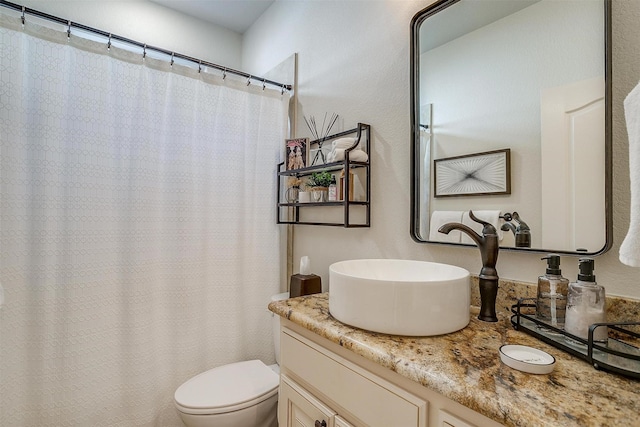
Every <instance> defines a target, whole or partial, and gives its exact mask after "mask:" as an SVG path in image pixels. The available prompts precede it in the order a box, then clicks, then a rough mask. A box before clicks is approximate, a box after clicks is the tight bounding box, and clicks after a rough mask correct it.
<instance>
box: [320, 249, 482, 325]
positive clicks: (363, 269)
mask: <svg viewBox="0 0 640 427" xmlns="http://www.w3.org/2000/svg"><path fill="white" fill-rule="evenodd" d="M469 305H470V289H469V272H468V271H467V270H465V269H464V268H460V267H456V266H453V265H447V264H439V263H434V262H424V261H411V260H400V259H358V260H349V261H341V262H337V263H335V264H332V265H331V266H330V267H329V311H330V313H331V315H332V316H333V317H335V318H336V319H337V320H339V321H340V322H342V323H346V324H347V325H351V326H355V327H358V328H362V329H366V330H369V331H373V332H380V333H385V334H392V335H410V336H430V335H441V334H447V333H450V332H455V331H457V330H460V329H462V328H464V327H465V326H467V325H468V324H469V318H470V315H469Z"/></svg>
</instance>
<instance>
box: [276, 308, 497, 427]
mask: <svg viewBox="0 0 640 427" xmlns="http://www.w3.org/2000/svg"><path fill="white" fill-rule="evenodd" d="M280 338H281V339H280V343H281V344H280V351H281V356H280V366H281V377H280V378H281V379H280V396H279V401H278V419H279V423H280V426H282V427H285V426H286V427H293V426H305V427H307V426H309V427H311V426H312V427H323V426H325V427H347V426H353V427H362V426H380V427H389V426H394V427H409V426H411V427H436V426H437V427H496V426H499V425H500V424H498V423H496V422H495V421H492V420H490V419H488V418H486V417H485V416H483V415H481V414H479V413H476V412H474V411H472V410H470V409H468V408H466V407H464V406H462V405H460V404H458V403H456V402H454V401H452V400H450V399H448V398H446V397H444V396H442V395H439V394H438V393H435V392H433V391H431V390H429V389H427V388H424V387H420V386H418V385H417V384H415V383H413V382H411V381H407V380H406V378H403V377H401V376H399V375H397V374H395V373H394V372H392V371H390V370H388V369H384V368H381V367H380V366H378V365H376V364H375V363H372V362H371V361H369V360H367V359H364V358H362V357H360V356H358V355H355V354H353V353H352V352H349V351H348V350H346V349H344V348H342V347H341V346H339V345H337V344H335V343H333V342H331V341H329V340H327V339H325V338H322V337H320V336H318V335H316V334H313V333H312V332H309V331H308V330H306V329H304V328H301V327H300V326H298V325H296V324H294V323H292V322H290V321H288V320H286V319H282V327H281V333H280Z"/></svg>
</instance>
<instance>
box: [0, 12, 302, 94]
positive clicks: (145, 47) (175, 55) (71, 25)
mask: <svg viewBox="0 0 640 427" xmlns="http://www.w3.org/2000/svg"><path fill="white" fill-rule="evenodd" d="M0 6H4V7H6V8H9V9H13V10H16V11H18V12H22V17H21V19H22V24H23V25H24V24H25V14H29V15H33V16H37V17H39V18H43V19H46V20H49V21H53V22H57V23H59V24H62V25H66V26H67V35H69V36H70V35H71V28H74V27H75V28H78V29H81V30H84V31H88V32H91V33H95V34H99V35H101V36H103V37H106V38H108V39H109V44H108V46H110V45H111V40H117V41H119V42H123V43H127V44H130V45H134V46H138V47H140V48H142V49H143V52H144V53H143V57H144V55H146V51H147V50H153V51H156V52H160V53H164V54H165V55H169V56H171V64H172V65H173V60H174V58H180V59H184V60H185V61H189V62H193V63H195V64H198V72H199V71H200V69H201V67H202V66H203V65H204V66H206V67H209V68H215V69H217V70H220V71H222V72H223V78H224V77H226V74H227V73H230V74H235V75H237V76H240V77H245V78H246V79H247V85H249V84H250V83H251V80H254V81H257V82H261V83H262V88H263V89H264V86H265V84H269V85H271V86H277V87H279V88H281V89H282V91H283V93H284V90H285V89H286V90H291V85H288V84H284V83H279V82H276V81H273V80H269V79H265V78H263V77H257V76H253V75H251V74H249V73H245V72H244V71H238V70H234V69H233V68H229V67H224V66H222V65H218V64H214V63H212V62H207V61H203V60H200V59H196V58H193V57H191V56H187V55H183V54H180V53H176V52H172V51H170V50H166V49H162V48H160V47H155V46H149V45H147V44H145V43H140V42H137V41H135V40H131V39H128V38H126V37H122V36H118V35H116V34H112V33H108V32H106V31H102V30H99V29H97V28H93V27H89V26H87V25H83V24H79V23H77V22H73V21H70V20H67V19H62V18H59V17H57V16H53V15H49V14H48V13H44V12H40V11H39V10H35V9H31V8H28V7H25V6H21V5H19V4H15V3H11V2H9V1H6V0H0Z"/></svg>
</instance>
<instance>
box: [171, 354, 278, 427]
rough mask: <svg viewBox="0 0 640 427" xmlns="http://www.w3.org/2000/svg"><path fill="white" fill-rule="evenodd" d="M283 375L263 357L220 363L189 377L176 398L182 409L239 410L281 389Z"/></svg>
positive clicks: (203, 412) (201, 411) (207, 412)
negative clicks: (271, 367)
mask: <svg viewBox="0 0 640 427" xmlns="http://www.w3.org/2000/svg"><path fill="white" fill-rule="evenodd" d="M279 381H280V377H279V376H278V375H277V374H276V373H275V372H273V370H272V369H270V368H269V367H268V366H267V365H265V364H264V363H262V361H260V360H248V361H244V362H237V363H231V364H229V365H224V366H219V367H217V368H213V369H210V370H208V371H206V372H203V373H201V374H200V375H197V376H195V377H193V378H191V379H190V380H188V381H186V382H185V383H184V384H182V385H181V386H180V387H178V389H177V390H176V392H175V394H174V400H175V404H176V407H177V408H178V410H179V411H180V412H183V413H185V414H192V415H213V414H222V413H226V412H233V411H238V410H241V409H244V408H248V407H250V406H253V405H257V404H258V403H260V402H262V401H264V400H266V399H269V398H270V397H272V396H274V395H275V394H277V393H278V384H279Z"/></svg>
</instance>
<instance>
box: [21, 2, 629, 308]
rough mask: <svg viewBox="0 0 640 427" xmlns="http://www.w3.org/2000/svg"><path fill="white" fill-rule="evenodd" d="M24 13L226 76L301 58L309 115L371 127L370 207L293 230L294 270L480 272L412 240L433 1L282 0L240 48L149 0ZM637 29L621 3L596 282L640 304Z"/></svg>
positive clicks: (464, 253) (520, 257)
mask: <svg viewBox="0 0 640 427" xmlns="http://www.w3.org/2000/svg"><path fill="white" fill-rule="evenodd" d="M22 3H23V4H24V5H25V6H28V7H33V8H35V9H39V10H42V11H44V12H47V13H51V14H54V15H57V16H60V17H63V18H68V19H71V20H74V21H78V22H82V23H85V24H87V25H91V26H95V27H97V28H100V29H103V30H105V31H111V32H113V33H115V34H119V35H122V36H125V37H130V38H132V39H135V40H140V41H143V42H145V43H149V44H156V45H159V46H160V47H165V48H167V49H175V50H176V51H178V52H180V53H184V54H187V55H193V56H195V57H198V58H202V59H204V60H208V61H212V62H217V63H220V64H222V65H228V66H231V67H234V66H237V63H238V59H237V58H238V57H239V56H240V57H241V64H242V66H241V67H240V68H242V69H244V70H246V71H248V72H252V73H255V74H258V75H260V74H262V73H265V72H266V71H268V70H269V69H271V68H272V67H274V66H276V65H277V64H279V63H280V62H282V61H283V60H285V59H286V58H288V57H289V56H290V55H291V54H293V53H295V52H298V53H299V54H300V58H299V78H300V103H301V107H302V109H301V112H302V113H303V114H307V115H309V114H313V115H316V116H318V115H320V114H324V113H325V112H337V113H338V114H340V115H341V117H342V118H343V120H342V121H341V123H342V125H343V128H345V129H346V128H351V127H353V126H354V125H355V123H357V122H358V121H362V122H366V123H370V124H371V125H372V127H373V142H372V144H373V156H372V165H373V180H372V184H373V187H372V190H373V193H372V199H373V207H372V227H371V228H370V229H353V230H345V229H341V228H333V227H312V226H296V227H295V239H294V240H295V242H294V243H295V251H294V258H295V260H294V265H297V264H298V260H299V258H300V256H302V255H309V256H311V257H312V260H313V265H314V270H315V271H316V272H317V273H318V274H321V275H322V277H323V283H324V285H325V286H326V285H327V283H328V266H329V264H331V263H332V262H334V261H338V260H343V259H349V258H365V257H384V258H407V259H421V260H433V261H438V262H448V263H452V264H456V265H460V266H462V267H465V268H468V269H469V270H470V271H472V272H474V273H477V272H478V271H479V270H480V266H481V264H480V257H479V255H478V251H477V249H475V248H456V247H440V246H433V245H428V244H417V243H415V242H414V241H413V240H412V239H411V237H409V142H410V139H411V137H410V126H409V95H408V94H409V22H410V20H411V17H412V16H413V15H414V14H415V13H416V12H418V11H419V10H421V9H422V8H424V7H426V6H428V5H429V4H430V3H431V0H424V1H414V0H411V1H409V0H407V1H404V0H370V1H362V0H361V1H357V0H354V1H321V2H320V1H318V2H316V1H304V2H303V1H286V0H277V1H276V2H275V3H274V4H273V5H272V6H271V7H270V8H269V9H268V10H267V12H266V13H265V14H264V15H263V16H262V17H261V18H260V20H259V21H258V22H257V23H256V24H254V26H253V27H252V28H251V29H250V30H249V31H248V32H247V33H245V36H244V39H243V40H242V48H241V49H239V48H238V49H236V48H231V46H233V44H234V43H236V41H238V40H240V36H238V35H236V34H235V33H233V32H230V31H227V30H221V29H220V28H215V27H212V26H211V25H208V24H205V23H203V22H201V21H199V20H197V19H193V18H188V17H185V16H182V15H180V14H176V13H175V12H172V11H170V10H169V9H166V8H163V7H161V6H158V5H155V4H152V3H148V2H146V1H140V0H127V1H116V0H114V1H69V0H56V1H34V0H25V1H23V2H22ZM638 22H640V2H639V1H637V0H614V1H613V47H614V50H613V58H614V64H613V121H614V126H613V138H614V150H613V155H614V172H613V178H614V188H613V191H614V207H613V209H614V247H613V249H612V250H611V251H609V252H608V253H607V254H605V255H603V256H601V257H598V258H597V259H596V274H597V275H598V281H599V282H600V283H602V284H603V285H604V286H606V287H607V291H608V292H609V293H611V294H616V295H623V296H631V297H635V298H640V274H639V273H640V271H638V270H637V269H633V268H630V267H626V266H624V265H622V264H621V263H620V262H619V261H618V248H619V246H620V243H621V242H622V240H623V238H624V236H625V235H626V231H627V228H628V224H629V207H630V201H629V170H628V168H629V164H628V145H627V132H626V126H625V122H624V110H623V107H622V102H623V100H624V97H625V96H626V95H627V94H628V93H629V91H631V89H632V88H633V87H634V86H635V85H636V84H637V83H638V80H640V57H638V55H637V54H636V52H637V45H638V44H639V43H640V26H638V25H637V23H638ZM171 28H175V30H171ZM238 43H240V42H239V41H238ZM227 50H228V52H227ZM240 51H241V52H242V53H239V52H240ZM300 129H302V127H300ZM540 256H541V255H540V254H526V253H511V252H506V251H503V252H502V253H501V254H500V258H499V260H498V265H497V267H498V272H499V273H500V275H501V277H504V278H510V279H516V280H523V281H528V282H534V281H535V280H536V277H537V276H538V275H539V274H540V273H541V272H542V271H544V270H543V267H544V263H543V262H542V261H540V259H539V258H540ZM562 262H563V268H564V272H565V274H566V275H567V276H568V277H571V278H573V277H575V274H576V271H577V267H576V266H575V264H577V260H576V259H574V258H567V257H564V258H563V261H562ZM296 269H297V267H296Z"/></svg>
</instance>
